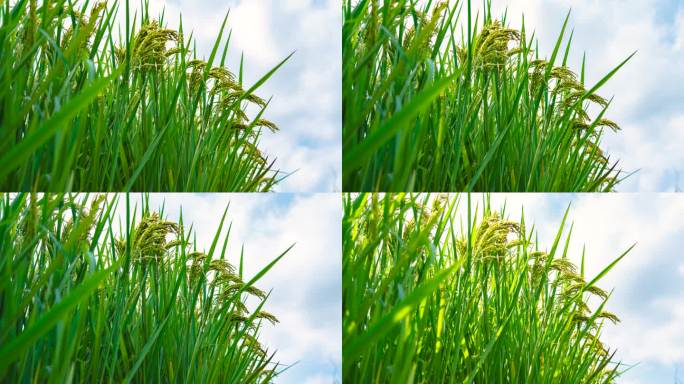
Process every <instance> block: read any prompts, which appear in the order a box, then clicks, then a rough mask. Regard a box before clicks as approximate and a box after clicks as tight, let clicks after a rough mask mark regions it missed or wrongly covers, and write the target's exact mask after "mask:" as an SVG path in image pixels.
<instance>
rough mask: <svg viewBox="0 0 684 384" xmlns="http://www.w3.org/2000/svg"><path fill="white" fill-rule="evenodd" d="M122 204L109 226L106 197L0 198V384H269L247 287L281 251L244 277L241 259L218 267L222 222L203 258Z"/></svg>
mask: <svg viewBox="0 0 684 384" xmlns="http://www.w3.org/2000/svg"><path fill="white" fill-rule="evenodd" d="M125 204H126V211H125V218H121V219H122V220H120V221H119V220H115V219H116V217H117V216H118V215H115V214H114V212H115V207H116V205H117V199H116V198H111V197H110V198H107V197H105V196H90V197H89V196H65V195H53V194H46V195H36V194H18V195H9V194H4V195H2V196H0V249H1V253H0V255H1V256H0V278H1V279H0V281H2V283H0V381H2V382H12V383H24V382H32V383H34V382H35V383H71V382H77V383H111V382H124V383H131V382H133V383H146V382H155V383H269V382H271V381H272V380H273V379H274V378H275V377H277V376H278V374H279V373H280V372H282V370H283V367H281V366H280V365H279V364H278V362H277V360H276V359H275V352H273V351H269V350H268V349H267V348H266V347H265V346H264V345H262V344H261V343H260V341H259V333H260V332H261V330H262V329H263V328H264V327H266V326H270V325H271V323H273V324H276V323H277V322H278V319H277V318H276V317H275V316H274V315H273V314H271V313H269V312H267V311H266V309H265V304H266V299H267V297H268V296H269V294H268V293H266V292H263V291H261V290H260V289H259V288H258V287H257V286H256V283H257V282H258V280H259V279H260V278H261V277H262V276H263V275H264V274H265V273H267V272H268V271H269V270H270V269H271V268H273V266H274V265H275V264H276V263H277V262H278V260H280V259H281V258H282V257H283V255H284V254H285V253H286V252H287V251H285V252H284V253H283V254H282V255H280V256H278V257H277V258H276V259H274V260H273V261H272V262H271V263H270V264H268V265H267V266H266V267H264V268H263V269H262V270H261V271H260V272H258V273H257V274H256V275H255V276H253V277H251V278H248V277H247V276H245V275H244V274H243V259H242V256H241V259H240V264H239V266H234V265H233V264H231V263H229V262H228V261H227V259H226V257H225V256H226V248H227V245H228V239H229V234H230V229H228V234H226V236H225V239H224V240H223V242H220V241H219V239H220V237H221V236H222V233H223V229H222V228H223V223H224V219H225V217H226V214H225V212H224V215H223V219H222V220H221V224H220V225H219V228H218V229H217V231H216V235H215V237H214V239H213V243H212V244H211V247H210V249H209V250H208V251H203V250H201V249H198V248H197V246H196V244H195V243H194V241H191V240H192V239H193V237H194V233H193V231H192V229H191V228H192V227H191V226H189V227H186V226H185V225H184V223H183V221H182V217H181V219H180V221H179V222H177V223H176V222H171V221H167V220H165V219H164V212H163V209H162V210H158V211H153V210H151V209H150V206H149V202H148V200H147V198H145V200H144V202H143V204H142V206H141V207H131V204H130V201H129V199H128V197H126V201H125ZM138 208H139V209H140V210H138ZM117 222H118V225H119V226H118V228H117ZM248 299H249V306H250V307H252V310H250V309H248V304H247V300H248ZM254 303H256V304H254ZM255 306H256V308H254V307H255Z"/></svg>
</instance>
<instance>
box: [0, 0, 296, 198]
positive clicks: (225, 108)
mask: <svg viewBox="0 0 684 384" xmlns="http://www.w3.org/2000/svg"><path fill="white" fill-rule="evenodd" d="M139 5H140V7H139V8H133V6H132V4H131V2H130V1H129V0H126V1H120V2H106V1H98V2H93V1H90V0H85V1H71V0H55V1H38V0H18V1H2V2H0V164H2V165H3V166H2V167H0V190H3V191H13V192H15V191H25V192H29V191H51V192H68V191H116V192H121V191H142V192H155V191H195V192H199V191H205V192H208V191H222V192H227V191H239V192H250V191H269V190H271V189H272V188H273V186H274V185H276V184H277V183H278V182H279V181H280V180H282V179H283V178H284V177H286V176H287V175H286V173H284V172H283V171H281V170H279V169H278V168H277V166H276V162H275V159H272V158H269V157H268V156H267V155H266V154H264V153H263V152H262V151H261V150H260V148H259V141H260V139H261V138H262V137H263V135H265V134H268V135H270V134H275V133H276V132H277V131H278V126H277V124H276V123H275V122H272V121H270V120H268V119H267V111H266V109H267V106H268V104H269V100H268V99H264V98H262V97H260V96H259V95H258V93H259V88H260V87H261V86H262V85H263V84H264V83H265V82H266V81H267V80H268V79H269V78H271V77H272V76H274V75H275V74H276V72H277V71H278V69H279V68H280V67H281V66H282V65H284V64H285V62H286V61H287V60H288V59H289V57H287V58H284V60H283V61H282V62H281V63H280V64H278V65H277V66H275V67H274V68H273V69H272V70H270V71H269V72H268V73H266V74H264V75H263V77H261V78H260V79H259V80H258V81H257V82H256V83H254V84H244V83H243V70H244V68H243V64H242V63H243V61H241V64H240V66H239V68H233V69H229V68H227V67H226V63H227V55H228V48H229V46H230V32H229V30H228V24H227V20H228V15H226V18H225V19H224V21H223V25H222V26H221V29H220V33H219V34H218V36H217V37H216V40H215V42H214V44H213V49H212V51H211V54H210V56H209V57H208V58H201V57H198V56H197V51H196V49H195V47H196V42H195V40H194V39H193V33H192V32H191V31H190V29H191V28H192V26H186V25H183V20H177V21H176V20H167V19H165V16H164V14H163V13H162V14H160V15H151V14H150V12H149V6H148V4H147V2H146V1H145V2H140V4H139ZM117 15H125V17H122V18H121V19H122V20H123V22H122V23H118V22H117V21H116V20H117ZM169 22H172V23H175V22H177V25H179V28H178V29H177V30H174V29H170V28H168V27H167V24H168V23H169ZM186 28H187V29H186ZM254 111H256V112H254Z"/></svg>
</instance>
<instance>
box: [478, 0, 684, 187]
mask: <svg viewBox="0 0 684 384" xmlns="http://www.w3.org/2000/svg"><path fill="white" fill-rule="evenodd" d="M476 3H477V2H476ZM492 3H493V4H494V7H495V8H496V14H501V13H502V12H503V10H504V9H508V15H509V20H510V23H511V26H513V27H516V28H519V27H520V25H521V21H522V17H521V15H522V14H523V13H524V15H525V24H526V26H527V29H528V31H529V30H532V29H533V30H535V31H536V35H537V37H538V38H539V43H540V52H539V53H540V55H541V56H542V57H549V56H550V53H551V52H552V50H553V45H554V44H555V41H556V37H557V36H558V33H559V32H560V29H561V26H562V23H563V21H564V18H565V15H566V14H567V12H568V11H569V10H570V9H572V13H571V16H570V21H569V28H571V29H573V30H574V36H573V44H572V46H573V49H572V51H571V54H570V58H569V65H570V67H571V68H573V69H575V70H578V69H579V68H580V67H581V60H582V55H583V54H584V53H586V55H587V76H588V77H587V80H588V83H589V84H594V83H596V82H597V81H598V80H599V79H600V78H601V77H603V76H604V75H605V74H607V73H608V72H610V71H611V70H612V69H613V68H614V67H615V66H617V65H618V64H619V63H620V62H621V61H622V60H624V59H625V58H626V57H627V56H628V55H630V54H631V53H632V52H635V51H638V52H637V55H636V56H635V57H634V58H633V60H631V61H630V62H629V63H628V64H627V65H626V66H625V67H624V68H623V69H622V70H621V71H620V72H618V74H617V75H616V76H615V77H614V78H613V79H611V80H610V81H609V82H608V83H607V84H606V85H605V86H604V88H603V89H602V90H601V91H600V92H599V93H600V94H601V95H603V96H605V97H608V98H610V97H613V96H614V97H615V99H614V100H613V104H612V105H611V107H610V109H609V111H608V114H607V117H609V118H610V119H612V120H615V121H617V122H618V124H620V125H621V126H622V129H623V130H622V132H620V133H618V134H613V133H608V135H607V136H606V139H605V141H604V148H605V149H606V150H607V153H608V154H611V155H612V159H619V160H620V164H621V166H622V168H623V169H624V170H625V171H629V172H632V171H637V170H638V172H637V173H636V174H635V175H633V176H632V177H630V178H628V179H627V180H626V181H625V182H624V183H623V184H620V185H619V186H618V190H619V191H674V190H678V189H683V188H684V92H682V91H681V88H682V87H683V86H684V72H683V71H681V68H683V67H684V2H681V1H677V0H649V1H642V0H605V1H596V0H506V1H503V0H495V1H493V2H492Z"/></svg>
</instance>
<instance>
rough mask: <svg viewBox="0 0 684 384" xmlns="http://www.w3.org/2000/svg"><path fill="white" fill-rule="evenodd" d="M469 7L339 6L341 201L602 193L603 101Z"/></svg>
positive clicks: (609, 125) (565, 49)
mask: <svg viewBox="0 0 684 384" xmlns="http://www.w3.org/2000/svg"><path fill="white" fill-rule="evenodd" d="M491 9H492V8H491V1H488V0H487V1H483V14H479V13H476V12H475V10H474V9H473V6H472V4H471V0H463V1H460V0H455V1H451V2H447V1H438V2H435V1H432V0H426V1H416V0H398V1H389V0H359V1H352V0H345V1H344V2H343V19H344V20H343V32H342V47H343V138H342V139H343V148H344V155H343V183H344V188H345V190H346V191H350V192H355V191H396V192H407V191H432V192H434V191H445V192H449V191H454V192H461V191H484V192H494V191H612V190H614V188H615V186H616V185H617V184H618V183H619V182H620V181H621V180H623V179H624V177H626V176H627V175H625V173H624V172H623V171H622V170H621V169H619V168H618V162H617V161H614V160H611V159H610V156H609V155H608V154H606V153H604V151H603V150H602V149H601V139H602V137H603V136H604V134H605V133H606V131H618V130H619V129H620V127H619V125H618V124H617V123H616V122H614V121H612V120H609V119H608V117H607V110H608V107H609V106H610V103H611V100H608V99H605V98H604V97H602V96H600V95H599V93H598V92H599V90H600V88H601V87H602V86H603V85H604V84H605V83H606V82H607V81H608V80H609V79H611V78H612V77H613V76H614V75H615V73H616V72H617V71H618V70H619V69H620V68H621V67H622V66H623V65H625V64H626V63H627V61H628V60H629V58H631V56H630V57H629V58H627V59H626V60H625V61H623V62H622V63H620V64H619V65H617V66H616V68H615V69H614V70H612V71H610V73H608V74H607V75H606V76H605V77H603V78H602V79H601V80H600V81H598V82H597V83H595V84H586V82H585V60H583V62H582V66H581V68H580V70H579V71H577V70H573V69H571V68H570V65H569V63H568V55H569V52H570V48H571V43H572V34H570V37H569V38H567V39H566V37H567V35H568V33H567V25H568V18H569V14H568V16H567V17H566V19H565V22H564V23H563V27H562V29H561V31H560V34H559V36H558V39H557V41H556V44H555V48H554V49H553V52H550V56H548V55H549V53H548V52H547V53H544V52H540V51H539V48H538V43H537V42H536V39H535V35H534V33H529V31H528V30H527V29H526V28H525V24H524V19H523V23H522V25H521V27H520V29H514V28H513V27H511V26H509V20H508V18H507V15H505V14H504V15H503V16H502V17H501V18H500V19H497V18H496V17H495V16H494V15H492V10H491Z"/></svg>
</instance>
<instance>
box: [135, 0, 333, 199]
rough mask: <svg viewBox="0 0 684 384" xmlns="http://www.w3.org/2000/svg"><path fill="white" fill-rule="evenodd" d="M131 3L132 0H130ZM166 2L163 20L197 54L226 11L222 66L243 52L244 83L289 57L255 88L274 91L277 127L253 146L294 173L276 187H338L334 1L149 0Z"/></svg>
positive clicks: (272, 114)
mask: <svg viewBox="0 0 684 384" xmlns="http://www.w3.org/2000/svg"><path fill="white" fill-rule="evenodd" d="M133 3H134V2H133ZM150 7H151V8H152V10H153V14H157V13H159V12H160V11H161V10H162V9H165V14H166V19H167V20H168V23H169V26H172V27H174V26H177V24H178V22H177V20H178V18H179V16H180V15H181V14H182V17H183V26H184V28H185V30H186V34H187V31H188V30H192V31H193V32H194V37H195V38H196V40H197V49H198V51H199V53H200V56H202V55H204V56H205V57H208V56H209V53H210V52H211V48H212V47H213V43H214V41H215V39H216V37H217V36H218V32H219V30H220V27H221V23H222V22H223V18H224V17H225V15H226V14H227V13H228V12H229V11H230V14H229V17H228V28H229V29H230V30H231V31H232V37H231V44H230V48H229V54H228V55H229V56H228V67H229V69H232V70H233V71H235V72H237V70H238V68H239V65H240V55H241V54H242V53H244V68H245V72H244V73H245V80H246V84H247V85H250V84H253V83H254V82H256V81H257V80H259V79H260V78H261V76H263V75H264V74H266V73H267V72H268V71H269V70H271V69H272V68H273V67H275V66H276V65H277V64H278V63H279V62H280V61H282V60H283V59H284V58H285V57H287V55H289V54H290V53H292V52H294V55H293V56H292V58H291V59H290V60H289V61H288V62H287V63H286V64H285V65H284V66H283V67H282V68H281V70H279V71H278V72H277V73H276V74H275V75H274V76H273V77H272V78H271V79H270V80H269V81H268V82H266V84H264V86H263V87H262V88H261V90H260V91H259V92H257V94H259V95H260V96H262V97H265V98H268V97H271V96H272V97H273V99H272V101H271V104H270V105H269V107H268V108H267V111H266V114H265V117H266V118H268V119H269V120H272V121H274V122H275V123H276V124H278V126H279V127H280V129H281V131H280V132H279V133H277V134H271V133H270V132H266V133H265V135H264V137H263V138H262V141H261V145H260V147H261V148H262V149H263V150H264V152H265V153H267V154H268V155H270V157H271V158H277V159H278V161H277V163H276V165H277V167H279V168H280V169H281V170H283V171H285V172H294V173H293V174H292V175H291V176H290V177H288V178H287V179H286V180H285V181H283V183H281V184H280V185H279V186H278V188H277V190H278V191H284V192H331V191H340V190H341V178H340V175H341V169H342V165H341V158H342V147H341V135H342V127H341V122H342V101H341V100H342V95H341V89H342V86H341V81H342V80H341V78H342V75H341V65H342V64H341V55H342V46H341V23H342V14H341V10H340V5H339V2H338V1H337V0H150Z"/></svg>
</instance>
